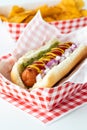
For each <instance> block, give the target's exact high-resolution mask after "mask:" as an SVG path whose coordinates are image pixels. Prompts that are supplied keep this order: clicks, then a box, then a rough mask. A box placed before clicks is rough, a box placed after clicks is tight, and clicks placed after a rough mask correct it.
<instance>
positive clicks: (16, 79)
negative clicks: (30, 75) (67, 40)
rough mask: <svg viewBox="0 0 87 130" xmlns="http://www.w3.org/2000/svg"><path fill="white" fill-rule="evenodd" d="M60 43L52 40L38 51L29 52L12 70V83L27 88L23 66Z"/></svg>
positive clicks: (55, 39) (54, 39)
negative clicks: (22, 78)
mask: <svg viewBox="0 0 87 130" xmlns="http://www.w3.org/2000/svg"><path fill="white" fill-rule="evenodd" d="M56 42H59V41H58V39H57V38H53V39H51V40H50V41H49V42H47V43H46V45H44V46H42V47H40V48H39V49H38V50H36V51H34V50H32V51H29V52H28V53H26V54H25V55H24V56H22V57H21V58H19V60H18V61H17V62H16V63H15V64H14V66H13V68H12V70H11V81H12V82H13V83H15V84H17V85H19V86H20V87H22V88H26V86H25V85H24V83H23V81H22V80H21V76H20V75H21V73H22V71H23V68H22V64H25V63H26V62H28V61H29V60H30V59H31V58H35V57H36V56H37V55H38V53H39V52H41V51H44V50H47V49H48V48H49V47H50V46H51V45H54V43H56ZM60 44H61V43H60Z"/></svg>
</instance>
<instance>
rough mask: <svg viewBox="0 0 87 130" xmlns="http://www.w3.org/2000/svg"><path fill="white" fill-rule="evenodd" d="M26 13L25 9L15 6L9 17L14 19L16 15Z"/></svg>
mask: <svg viewBox="0 0 87 130" xmlns="http://www.w3.org/2000/svg"><path fill="white" fill-rule="evenodd" d="M24 11H25V9H24V8H22V7H19V6H16V5H15V6H13V7H12V9H11V11H10V13H9V15H8V17H13V16H15V15H16V14H19V13H21V12H24Z"/></svg>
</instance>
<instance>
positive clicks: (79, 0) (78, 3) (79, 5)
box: [75, 0, 85, 9]
mask: <svg viewBox="0 0 87 130" xmlns="http://www.w3.org/2000/svg"><path fill="white" fill-rule="evenodd" d="M75 2H76V7H77V8H78V9H82V8H83V7H84V5H85V4H84V1H83V0H75Z"/></svg>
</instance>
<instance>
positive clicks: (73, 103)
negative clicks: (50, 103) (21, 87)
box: [0, 85, 87, 123]
mask: <svg viewBox="0 0 87 130" xmlns="http://www.w3.org/2000/svg"><path fill="white" fill-rule="evenodd" d="M0 97H1V98H3V99H4V100H6V101H8V102H10V103H11V104H13V105H14V106H16V107H18V108H20V109H21V110H23V111H25V112H27V113H28V114H31V115H32V116H34V117H36V118H38V119H39V120H40V121H42V122H43V123H49V122H52V121H54V120H57V119H58V118H61V117H62V116H64V115H66V114H67V113H69V112H71V111H72V110H75V109H76V108H78V107H80V106H81V105H83V104H85V103H87V85H86V88H84V89H82V90H81V91H78V92H77V93H76V94H75V95H74V96H71V97H70V98H66V100H64V101H63V102H61V103H59V105H58V106H57V107H56V108H55V109H53V110H52V111H47V110H46V109H38V107H37V105H31V104H30V103H29V102H28V101H27V100H26V101H24V100H21V99H18V98H15V97H14V96H8V95H6V94H2V93H0Z"/></svg>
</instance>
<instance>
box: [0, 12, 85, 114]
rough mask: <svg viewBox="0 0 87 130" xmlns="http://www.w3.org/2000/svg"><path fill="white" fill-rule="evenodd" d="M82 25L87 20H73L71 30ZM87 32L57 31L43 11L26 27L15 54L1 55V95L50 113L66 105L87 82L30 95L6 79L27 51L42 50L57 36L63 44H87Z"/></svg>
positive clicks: (41, 89) (36, 90)
mask: <svg viewBox="0 0 87 130" xmlns="http://www.w3.org/2000/svg"><path fill="white" fill-rule="evenodd" d="M80 22H81V25H84V23H86V22H87V19H86V18H81V19H80V20H73V22H72V25H73V26H72V28H74V30H75V29H77V26H76V25H79V27H82V26H80ZM66 23H67V25H68V26H69V24H71V23H70V22H69V21H68V22H67V21H66ZM4 24H5V23H4ZM6 24H7V23H6ZM59 24H61V26H64V27H65V26H66V25H65V24H63V23H62V22H60V23H59ZM39 25H40V26H39ZM74 25H75V26H74ZM18 27H19V28H18ZM12 28H15V29H20V28H21V26H14V24H13V25H12ZM66 29H67V31H68V30H69V28H66ZM82 32H83V34H84V35H83V37H82V38H80V39H78V38H79V37H81V35H82ZM86 32H87V27H84V28H81V29H79V30H78V31H73V32H71V33H69V34H62V33H61V31H60V29H59V30H58V28H56V26H55V23H54V24H53V25H50V24H49V23H46V22H45V21H43V19H42V18H41V15H40V12H38V13H37V15H36V16H35V17H34V18H33V20H32V21H31V22H30V23H29V24H27V26H26V27H24V29H23V31H22V33H21V34H20V37H19V38H18V40H17V46H16V47H15V48H14V50H13V52H12V53H10V52H9V53H10V54H8V55H6V56H2V57H1V58H0V72H1V75H0V86H1V87H0V92H1V93H4V94H5V95H8V96H12V97H15V98H16V99H20V100H21V99H22V100H23V101H24V100H25V101H26V100H27V101H29V103H30V104H33V105H36V106H37V107H38V108H44V109H46V110H48V111H50V110H52V109H54V108H55V107H56V106H58V105H59V103H60V102H63V101H64V100H65V99H66V98H69V97H71V96H72V95H75V93H77V92H78V91H80V90H82V89H84V88H86V87H87V80H85V81H84V82H80V79H79V81H78V82H76V83H75V82H73V81H72V80H71V81H66V82H63V83H62V84H61V85H58V86H56V87H54V88H45V89H44V88H38V89H35V90H33V91H31V92H28V91H27V90H24V89H21V88H20V87H19V86H17V85H14V84H13V83H12V82H10V81H9V80H7V79H10V71H11V68H12V66H13V64H14V63H15V62H16V61H17V60H18V58H19V57H21V56H22V55H23V54H24V53H26V52H27V51H28V50H31V49H37V48H39V47H40V46H42V45H43V43H44V42H47V41H48V40H50V39H51V38H52V37H57V38H59V40H60V41H68V40H69V41H70V40H71V41H74V42H79V43H81V44H83V43H84V44H86V45H87V42H86V41H87V40H86V39H87V38H86ZM43 34H44V36H43ZM78 34H79V35H78ZM73 36H74V37H73ZM77 39H78V41H77ZM84 39H85V41H84ZM82 41H83V42H82ZM31 43H33V44H31ZM86 69H87V68H86ZM4 76H5V77H6V78H7V79H6V78H5V77H4ZM85 76H87V75H85ZM85 79H86V78H85Z"/></svg>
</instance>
